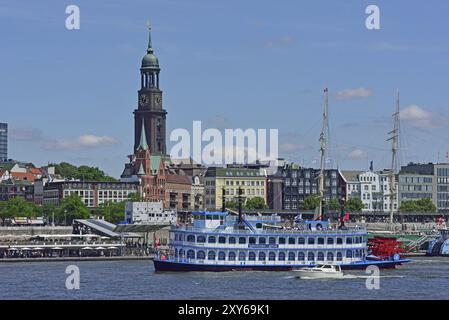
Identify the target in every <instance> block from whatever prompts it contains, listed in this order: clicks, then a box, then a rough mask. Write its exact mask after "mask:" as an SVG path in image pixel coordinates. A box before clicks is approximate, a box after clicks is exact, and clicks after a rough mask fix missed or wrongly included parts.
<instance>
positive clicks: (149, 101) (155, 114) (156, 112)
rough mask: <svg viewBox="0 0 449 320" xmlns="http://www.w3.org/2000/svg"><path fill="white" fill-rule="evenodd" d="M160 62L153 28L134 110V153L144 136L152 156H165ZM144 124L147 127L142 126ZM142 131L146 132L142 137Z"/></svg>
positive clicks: (143, 61)
mask: <svg viewBox="0 0 449 320" xmlns="http://www.w3.org/2000/svg"><path fill="white" fill-rule="evenodd" d="M160 70H161V69H160V68H159V60H158V59H157V57H156V56H155V55H154V50H153V46H152V43H151V27H150V26H149V39H148V49H147V54H146V55H145V56H144V57H143V59H142V65H141V68H140V90H139V91H138V107H137V109H136V110H134V152H136V151H137V148H138V147H139V144H140V142H141V141H140V139H141V137H142V136H145V137H147V138H148V144H149V145H148V147H149V151H150V153H151V154H152V155H160V156H165V155H166V154H167V149H166V142H165V138H166V127H165V122H166V116H167V111H165V110H164V109H163V107H162V91H161V90H160V88H159V73H160ZM142 123H144V124H145V125H144V126H142ZM142 130H145V132H144V134H143V135H142Z"/></svg>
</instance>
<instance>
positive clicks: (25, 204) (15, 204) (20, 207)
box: [0, 197, 42, 224]
mask: <svg viewBox="0 0 449 320" xmlns="http://www.w3.org/2000/svg"><path fill="white" fill-rule="evenodd" d="M41 214H42V210H41V208H39V207H38V206H36V205H35V204H34V203H32V202H29V201H27V200H25V198H23V197H15V198H11V199H9V200H8V201H4V202H3V203H2V204H1V207H0V217H1V219H2V224H4V221H5V219H7V218H14V217H26V218H35V217H37V216H39V215H41Z"/></svg>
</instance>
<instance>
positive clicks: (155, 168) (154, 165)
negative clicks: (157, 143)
mask: <svg viewBox="0 0 449 320" xmlns="http://www.w3.org/2000/svg"><path fill="white" fill-rule="evenodd" d="M161 161H162V158H161V156H158V155H154V156H150V162H151V174H152V175H157V174H158V172H159V167H160V166H161Z"/></svg>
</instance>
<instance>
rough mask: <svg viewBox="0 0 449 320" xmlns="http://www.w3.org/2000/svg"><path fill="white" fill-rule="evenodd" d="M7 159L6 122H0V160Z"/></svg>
mask: <svg viewBox="0 0 449 320" xmlns="http://www.w3.org/2000/svg"><path fill="white" fill-rule="evenodd" d="M7 159H8V124H7V123H0V161H6V160H7Z"/></svg>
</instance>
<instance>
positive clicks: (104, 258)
mask: <svg viewBox="0 0 449 320" xmlns="http://www.w3.org/2000/svg"><path fill="white" fill-rule="evenodd" d="M154 256H155V255H154V254H149V255H145V256H133V255H125V256H112V257H108V256H101V257H44V258H0V263H20V262H68V261H123V260H135V261H142V260H153V259H154Z"/></svg>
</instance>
